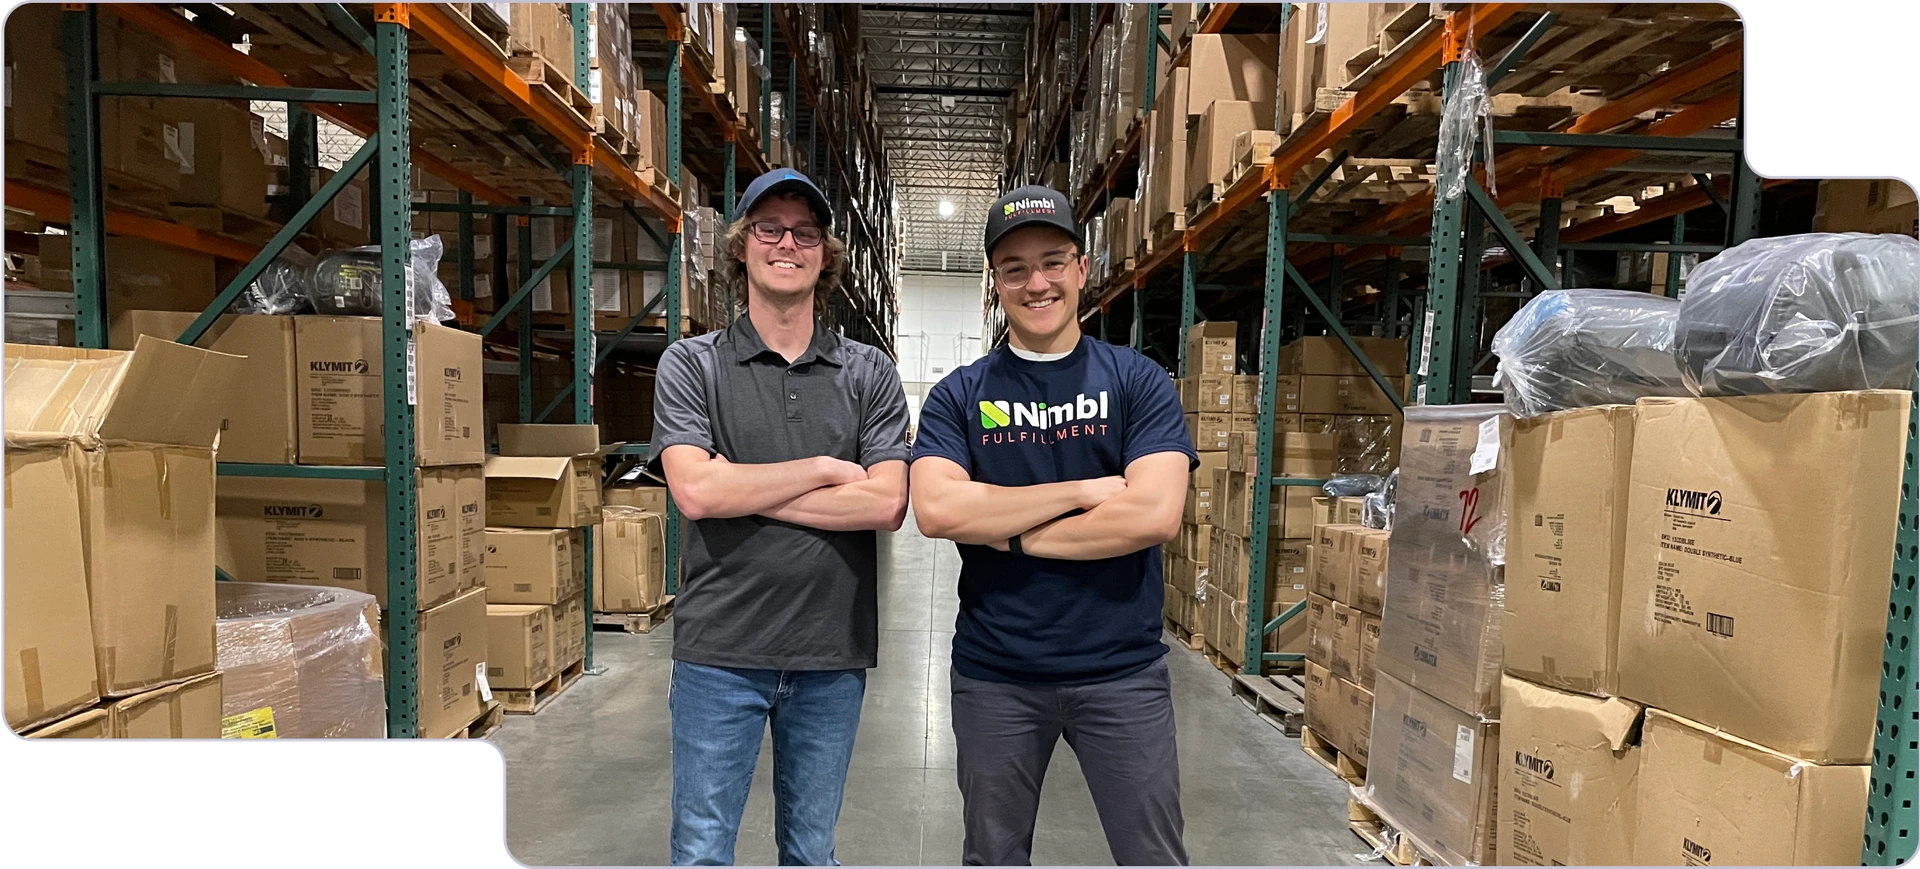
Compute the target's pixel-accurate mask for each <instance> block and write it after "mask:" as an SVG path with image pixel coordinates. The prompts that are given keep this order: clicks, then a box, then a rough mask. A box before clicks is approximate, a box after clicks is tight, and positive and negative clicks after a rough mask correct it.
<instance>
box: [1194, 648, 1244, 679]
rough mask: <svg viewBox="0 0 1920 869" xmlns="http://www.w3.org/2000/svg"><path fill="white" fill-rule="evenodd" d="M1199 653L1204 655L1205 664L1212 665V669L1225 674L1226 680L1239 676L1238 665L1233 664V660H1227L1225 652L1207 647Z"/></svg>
mask: <svg viewBox="0 0 1920 869" xmlns="http://www.w3.org/2000/svg"><path fill="white" fill-rule="evenodd" d="M1200 653H1201V654H1203V655H1206V656H1207V663H1209V664H1212V665H1213V667H1214V669H1216V670H1219V671H1220V672H1222V673H1225V674H1226V675H1227V678H1228V679H1232V678H1233V677H1235V676H1238V675H1240V665H1239V664H1236V663H1234V662H1233V659H1231V658H1228V657H1227V655H1226V653H1225V652H1222V651H1220V650H1219V649H1217V648H1214V647H1213V646H1212V645H1208V646H1207V647H1206V648H1204V649H1202V650H1200Z"/></svg>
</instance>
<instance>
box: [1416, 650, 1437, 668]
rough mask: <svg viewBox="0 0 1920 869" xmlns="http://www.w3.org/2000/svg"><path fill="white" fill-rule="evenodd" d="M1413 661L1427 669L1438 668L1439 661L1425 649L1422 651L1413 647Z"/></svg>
mask: <svg viewBox="0 0 1920 869" xmlns="http://www.w3.org/2000/svg"><path fill="white" fill-rule="evenodd" d="M1413 659H1414V660H1415V661H1418V662H1420V663H1422V664H1425V665H1427V666H1429V667H1438V666H1440V659H1439V658H1438V657H1436V656H1435V655H1434V654H1433V653H1432V652H1429V651H1427V650H1426V649H1422V648H1420V647H1419V646H1414V647H1413Z"/></svg>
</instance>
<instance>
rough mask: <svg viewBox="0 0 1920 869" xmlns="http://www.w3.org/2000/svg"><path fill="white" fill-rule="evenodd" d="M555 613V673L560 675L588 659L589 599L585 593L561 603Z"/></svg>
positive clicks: (554, 610) (554, 608)
mask: <svg viewBox="0 0 1920 869" xmlns="http://www.w3.org/2000/svg"><path fill="white" fill-rule="evenodd" d="M550 609H551V610H552V611H553V649H554V651H553V672H554V673H556V674H558V673H560V672H561V671H563V670H565V669H567V668H568V667H571V666H573V665H574V664H577V663H579V662H581V661H583V660H585V659H586V657H587V631H589V630H592V628H590V627H588V625H587V599H586V594H585V592H584V591H582V593H580V594H576V595H574V596H573V597H570V598H567V599H566V600H564V601H561V602H560V604H559V605H558V606H555V607H550Z"/></svg>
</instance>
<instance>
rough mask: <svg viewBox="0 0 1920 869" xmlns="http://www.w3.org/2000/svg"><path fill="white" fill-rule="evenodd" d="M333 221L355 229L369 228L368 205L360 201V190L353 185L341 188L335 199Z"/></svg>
mask: <svg viewBox="0 0 1920 869" xmlns="http://www.w3.org/2000/svg"><path fill="white" fill-rule="evenodd" d="M333 219H334V220H335V221H337V222H339V223H341V224H344V225H346V226H351V227H353V228H354V229H365V228H367V216H366V203H365V202H363V201H361V199H360V188H358V187H355V186H353V185H352V184H348V185H347V186H345V187H342V188H340V192H339V193H337V194H335V195H334V197H333Z"/></svg>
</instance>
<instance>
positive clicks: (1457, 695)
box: [1375, 404, 1512, 717]
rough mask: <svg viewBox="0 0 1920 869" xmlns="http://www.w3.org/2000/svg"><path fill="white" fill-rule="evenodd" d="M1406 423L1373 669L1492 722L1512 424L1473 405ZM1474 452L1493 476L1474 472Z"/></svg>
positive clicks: (1416, 415) (1498, 411) (1417, 410)
mask: <svg viewBox="0 0 1920 869" xmlns="http://www.w3.org/2000/svg"><path fill="white" fill-rule="evenodd" d="M1406 420H1407V424H1406V434H1405V440H1404V441H1403V446H1402V450H1401V456H1402V464H1401V467H1400V478H1399V482H1398V484H1397V486H1396V490H1395V494H1396V499H1397V502H1398V503H1397V504H1396V506H1395V508H1394V517H1395V522H1394V526H1393V536H1392V538H1391V541H1390V548H1391V550H1392V557H1391V558H1390V559H1388V562H1387V595H1386V604H1385V606H1384V607H1383V610H1384V614H1383V615H1382V617H1381V619H1380V651H1379V656H1378V657H1377V658H1376V659H1375V665H1376V666H1377V667H1378V668H1379V670H1380V672H1381V673H1382V674H1386V675H1391V676H1393V677H1395V678H1396V679H1399V680H1400V681H1402V682H1405V683H1408V684H1410V685H1413V686H1414V687H1416V688H1419V689H1421V690H1423V691H1426V692H1427V693H1429V694H1432V695H1433V696H1435V697H1438V698H1440V699H1441V700H1442V701H1444V702H1446V703H1448V704H1450V705H1452V706H1453V707H1454V708H1456V709H1461V710H1464V711H1468V712H1474V713H1487V714H1488V715H1489V717H1492V716H1493V715H1495V714H1497V712H1496V710H1498V709H1499V705H1500V671H1501V651H1502V644H1501V639H1500V627H1501V622H1502V609H1503V608H1502V599H1503V597H1504V582H1503V577H1502V572H1501V571H1502V567H1501V565H1502V562H1503V561H1504V558H1505V554H1506V508H1505V505H1504V503H1503V501H1502V496H1501V492H1502V489H1503V488H1504V486H1505V483H1504V481H1503V480H1502V476H1503V474H1504V471H1503V467H1504V466H1505V463H1506V456H1507V453H1509V452H1510V450H1508V449H1507V448H1506V444H1507V442H1508V441H1509V439H1510V433H1511V430H1512V418H1511V417H1509V416H1507V415H1506V412H1505V408H1503V407H1501V406H1499V405H1485V404H1465V405H1454V406H1449V407H1409V408H1407V415H1406ZM1483 434H1484V437H1482V435H1483ZM1483 441H1484V444H1483ZM1476 452H1477V453H1479V454H1480V455H1481V457H1482V459H1483V461H1484V462H1486V463H1488V464H1489V465H1490V466H1491V467H1490V469H1489V470H1486V471H1483V472H1481V473H1478V474H1475V473H1473V472H1472V469H1473V466H1474V465H1473V462H1472V456H1473V455H1474V454H1475V453H1476Z"/></svg>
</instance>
